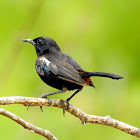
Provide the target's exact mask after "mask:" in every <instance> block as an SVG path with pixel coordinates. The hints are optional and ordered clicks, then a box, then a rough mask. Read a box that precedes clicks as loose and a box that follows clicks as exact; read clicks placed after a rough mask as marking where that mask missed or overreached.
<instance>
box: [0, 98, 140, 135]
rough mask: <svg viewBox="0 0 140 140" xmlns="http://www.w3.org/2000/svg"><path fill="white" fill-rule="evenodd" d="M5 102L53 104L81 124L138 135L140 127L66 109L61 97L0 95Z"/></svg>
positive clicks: (32, 104) (77, 109)
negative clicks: (109, 127) (108, 127)
mask: <svg viewBox="0 0 140 140" xmlns="http://www.w3.org/2000/svg"><path fill="white" fill-rule="evenodd" d="M7 104H23V105H25V106H54V107H59V108H62V109H65V110H66V111H68V112H69V113H71V114H72V115H74V116H76V117H77V118H79V119H80V120H81V121H82V123H83V124H85V123H95V124H102V125H107V126H111V127H114V128H117V129H119V130H121V131H124V132H126V133H128V134H131V135H134V136H136V137H140V129H139V128H136V127H134V126H131V125H129V124H126V123H124V122H121V121H118V120H115V119H112V118H111V117H110V116H105V117H102V116H96V115H89V114H86V113H85V112H83V111H81V110H80V109H79V108H77V107H75V106H73V105H71V104H70V106H69V108H68V109H67V103H66V102H65V101H64V100H61V99H43V98H32V97H21V96H12V97H0V105H7Z"/></svg>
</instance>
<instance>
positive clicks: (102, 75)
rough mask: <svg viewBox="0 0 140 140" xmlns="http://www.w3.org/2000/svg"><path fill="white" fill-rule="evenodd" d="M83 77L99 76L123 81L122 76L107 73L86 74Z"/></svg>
mask: <svg viewBox="0 0 140 140" xmlns="http://www.w3.org/2000/svg"><path fill="white" fill-rule="evenodd" d="M82 76H89V77H91V76H99V77H107V78H112V79H116V80H118V79H123V77H122V76H120V75H117V74H113V73H106V72H84V73H83V74H82Z"/></svg>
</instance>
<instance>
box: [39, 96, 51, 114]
mask: <svg viewBox="0 0 140 140" xmlns="http://www.w3.org/2000/svg"><path fill="white" fill-rule="evenodd" d="M43 95H44V94H43ZM43 95H41V96H40V97H39V98H44V99H47V100H48V102H49V105H48V106H50V105H51V100H50V99H49V98H48V97H47V96H43ZM40 110H41V111H42V112H43V109H42V106H40Z"/></svg>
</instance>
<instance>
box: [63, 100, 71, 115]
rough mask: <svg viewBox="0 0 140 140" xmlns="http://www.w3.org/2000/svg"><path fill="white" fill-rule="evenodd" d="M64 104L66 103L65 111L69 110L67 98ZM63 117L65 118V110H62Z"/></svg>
mask: <svg viewBox="0 0 140 140" xmlns="http://www.w3.org/2000/svg"><path fill="white" fill-rule="evenodd" d="M65 102H66V110H67V109H69V106H70V103H69V98H67V99H66V100H65ZM63 116H64V117H65V109H63Z"/></svg>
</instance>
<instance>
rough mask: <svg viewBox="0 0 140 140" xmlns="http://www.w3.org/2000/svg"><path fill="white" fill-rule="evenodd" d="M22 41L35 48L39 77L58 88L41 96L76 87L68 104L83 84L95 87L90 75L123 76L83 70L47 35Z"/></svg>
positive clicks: (118, 77) (117, 77) (45, 96)
mask: <svg viewBox="0 0 140 140" xmlns="http://www.w3.org/2000/svg"><path fill="white" fill-rule="evenodd" d="M22 41H24V42H29V43H31V44H32V45H33V46H34V47H35V49H36V54H37V56H38V58H37V60H36V63H35V67H36V71H37V73H38V75H39V76H40V78H41V79H42V80H43V81H44V82H45V83H46V84H47V85H49V86H51V87H54V88H56V89H59V91H56V92H51V93H46V94H43V95H42V96H41V97H42V98H47V96H49V95H53V94H57V93H63V92H66V91H67V90H75V89H77V90H76V92H74V93H73V94H72V95H71V96H70V97H68V98H67V99H66V102H67V104H68V105H69V101H70V99H71V98H72V97H73V96H74V95H76V94H77V93H78V92H79V91H81V90H82V88H83V86H92V87H94V88H95V86H94V85H93V82H92V80H91V78H90V77H91V76H100V77H108V78H112V79H117V80H118V79H122V78H123V77H121V76H119V75H116V74H112V73H104V72H88V71H84V70H83V69H82V68H81V66H80V65H79V64H77V62H76V61H75V60H74V59H73V58H72V57H71V56H69V55H67V54H64V53H63V52H62V51H61V50H60V48H59V46H58V45H57V43H56V42H55V41H54V40H53V39H51V38H49V37H37V38H35V39H23V40H22Z"/></svg>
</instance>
